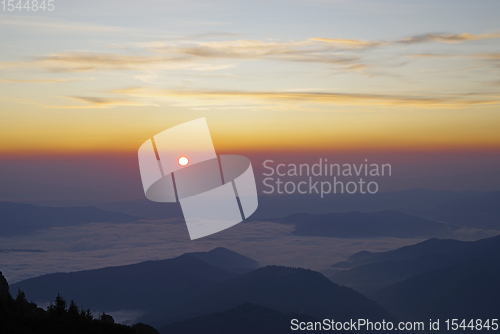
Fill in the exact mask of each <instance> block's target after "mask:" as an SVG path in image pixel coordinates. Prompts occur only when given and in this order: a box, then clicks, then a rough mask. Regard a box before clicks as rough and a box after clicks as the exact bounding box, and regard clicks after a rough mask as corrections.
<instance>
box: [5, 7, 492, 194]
mask: <svg viewBox="0 0 500 334" xmlns="http://www.w3.org/2000/svg"><path fill="white" fill-rule="evenodd" d="M53 4H54V10H53V11H50V12H49V11H48V10H46V11H41V10H38V11H36V12H34V11H29V12H28V11H26V10H22V11H19V10H17V9H15V10H14V11H12V12H9V11H8V10H2V8H1V7H0V27H1V29H0V41H1V44H2V48H1V50H0V89H1V90H0V119H1V122H0V129H1V131H0V143H1V144H0V160H1V162H2V165H1V166H0V169H1V171H2V175H1V176H0V184H1V185H2V189H3V190H2V194H0V199H2V200H28V199H29V200H42V199H45V198H47V192H52V193H54V194H53V195H51V196H49V197H51V198H52V197H53V198H54V199H56V198H58V197H59V198H65V197H67V195H65V194H67V193H72V194H73V196H72V198H75V199H78V198H86V199H88V198H92V197H96V196H97V197H99V196H101V197H103V198H105V199H107V200H113V199H124V198H123V197H126V198H139V197H140V196H141V194H140V191H138V190H137V189H139V188H140V187H137V184H139V185H140V181H139V180H134V181H128V180H130V179H131V178H135V176H138V174H137V165H136V156H137V149H138V147H139V146H140V145H141V144H142V143H143V142H144V141H145V140H146V139H148V138H150V137H151V136H152V135H154V134H156V133H159V132H161V131H163V130H165V129H167V128H169V127H172V126H175V125H177V124H180V123H183V122H187V121H190V120H193V119H196V118H199V117H206V119H207V122H208V125H209V127H210V132H211V136H212V139H213V142H214V145H215V148H216V150H217V152H218V153H236V154H243V155H247V156H251V157H253V160H252V161H253V162H254V163H256V164H260V163H261V161H262V160H265V159H267V158H268V157H269V156H271V157H273V156H276V154H281V155H286V156H287V157H286V159H287V160H291V159H295V158H296V159H306V158H310V159H313V160H316V159H317V157H323V156H331V155H333V156H342V157H345V159H347V160H349V159H354V160H356V159H357V158H356V157H357V156H359V155H360V154H361V155H363V156H365V155H370V157H374V159H379V160H380V161H382V162H389V163H393V164H395V165H398V166H400V169H399V170H400V171H401V172H400V173H399V179H400V180H402V181H401V183H400V184H398V185H391V186H387V187H386V188H384V190H391V189H398V188H405V187H406V188H407V187H428V188H432V187H434V188H438V189H461V190H463V189H481V190H495V189H498V188H499V186H500V180H499V178H498V176H497V175H496V174H497V170H498V167H500V160H499V158H498V156H499V155H498V153H499V151H500V132H499V131H498V129H499V128H500V115H499V111H500V110H499V108H500V94H499V93H498V91H499V88H500V80H499V79H498V78H499V72H500V43H499V41H500V26H499V23H498V13H499V12H500V3H499V2H498V1H496V0H489V1H487V0H478V1H462V0H444V1H427V0H423V1H404V2H402V1H395V0H392V1H387V0H385V1H379V0H375V1H358V0H352V1H347V0H344V1H343V0H331V1H329V0H317V1H314V0H297V1H269V0H268V1H160V0H145V1H140V2H139V1H114V0H109V1H94V0H90V1H85V2H82V1H73V0H66V1H58V0H54V2H53ZM299 157H300V158H299ZM423 171H424V172H423ZM450 174H451V175H453V176H454V177H451V178H450V177H448V179H446V180H445V179H443V177H447V176H449V175H450ZM477 175H482V176H481V177H479V178H478V177H477ZM410 180H413V181H411V182H410ZM436 180H441V181H440V182H438V183H436ZM58 182H59V183H62V185H60V186H59V185H57V183H58ZM110 182H111V183H110ZM124 182H131V184H133V185H134V188H133V190H132V188H129V189H128V190H126V191H123V189H122V188H120V187H121V184H122V183H124ZM115 185H116V186H115ZM64 187H66V188H67V189H66V190H67V191H66V192H65V191H62V188H64ZM131 187H132V186H131ZM48 188H50V189H48ZM120 189H121V190H120ZM28 192H29V195H28ZM75 192H76V193H77V194H76V195H75ZM96 193H99V195H97V194H96ZM103 193H106V195H105V196H103V195H102V194H103ZM113 193H114V194H115V195H113ZM125 193H126V196H125V195H124V196H122V195H123V194H125Z"/></svg>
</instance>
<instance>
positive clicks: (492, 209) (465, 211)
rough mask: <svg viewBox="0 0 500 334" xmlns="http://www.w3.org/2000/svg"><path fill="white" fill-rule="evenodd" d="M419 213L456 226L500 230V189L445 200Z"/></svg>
mask: <svg viewBox="0 0 500 334" xmlns="http://www.w3.org/2000/svg"><path fill="white" fill-rule="evenodd" d="M419 215H420V216H423V217H428V218H430V219H433V220H438V221H443V222H447V223H450V224H454V225H457V226H466V227H475V228H481V229H494V230H500V191H495V192H492V193H489V194H485V195H482V196H478V197H472V198H461V199H457V200H454V201H450V202H446V203H443V204H440V205H438V206H436V207H434V208H432V209H428V210H422V211H420V212H419Z"/></svg>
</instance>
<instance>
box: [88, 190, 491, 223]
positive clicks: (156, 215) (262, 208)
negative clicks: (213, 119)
mask: <svg viewBox="0 0 500 334" xmlns="http://www.w3.org/2000/svg"><path fill="white" fill-rule="evenodd" d="M482 194H484V192H478V191H454V190H437V191H436V190H429V189H406V190H401V191H391V192H387V193H376V194H370V195H369V196H367V195H363V194H335V195H329V196H325V197H324V198H320V197H318V196H317V195H260V196H259V208H258V209H257V211H256V212H255V213H254V214H253V215H252V219H261V218H272V217H274V218H277V217H285V216H289V215H291V214H294V213H301V212H306V213H312V214H318V213H331V212H350V211H362V212H373V211H383V210H396V211H404V210H416V209H429V208H432V207H435V206H436V205H439V204H441V203H445V202H448V201H452V200H456V199H460V198H471V197H476V196H480V195H482ZM96 207H98V208H101V209H104V210H109V211H115V212H122V213H126V214H128V215H132V216H139V217H146V218H149V219H167V218H176V217H182V210H181V208H180V205H179V203H156V202H151V201H148V200H146V199H140V200H134V201H123V202H115V203H107V204H100V205H96Z"/></svg>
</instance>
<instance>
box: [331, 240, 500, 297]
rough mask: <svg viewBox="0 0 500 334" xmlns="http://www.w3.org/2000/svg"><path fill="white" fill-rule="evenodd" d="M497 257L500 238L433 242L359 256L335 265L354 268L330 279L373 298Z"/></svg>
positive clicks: (428, 241) (499, 252)
mask: <svg viewBox="0 0 500 334" xmlns="http://www.w3.org/2000/svg"><path fill="white" fill-rule="evenodd" d="M495 254H500V236H498V237H493V238H488V239H482V240H478V241H475V242H465V241H458V240H439V239H431V240H427V241H424V242H421V243H418V244H416V245H412V246H406V247H403V248H399V249H396V250H393V251H389V252H383V253H369V252H364V253H361V254H359V253H358V254H357V255H356V254H355V255H354V256H353V257H352V258H351V261H347V262H341V263H338V264H336V265H334V266H336V267H354V268H352V269H350V270H344V271H340V272H338V273H337V274H334V275H333V276H331V277H330V279H331V280H332V281H334V282H336V283H338V284H343V285H346V286H349V287H352V288H353V289H355V290H357V291H360V292H362V293H365V294H368V295H371V294H373V293H375V292H377V291H379V290H380V289H382V288H384V287H387V286H389V285H391V284H395V283H398V282H401V281H403V280H405V279H407V278H410V277H412V276H415V275H419V274H422V273H426V272H429V271H433V270H436V269H440V268H445V267H449V266H452V265H456V264H459V263H461V262H463V261H468V260H471V259H475V258H484V257H489V256H493V255H495Z"/></svg>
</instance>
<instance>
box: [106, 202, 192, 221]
mask: <svg viewBox="0 0 500 334" xmlns="http://www.w3.org/2000/svg"><path fill="white" fill-rule="evenodd" d="M97 207H98V208H101V209H104V210H108V211H114V212H121V213H125V214H127V215H131V216H139V217H146V218H148V219H168V218H177V217H183V214H182V209H181V205H180V204H179V203H158V202H152V201H150V200H147V199H140V200H135V201H123V202H115V203H107V204H101V205H97Z"/></svg>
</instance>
